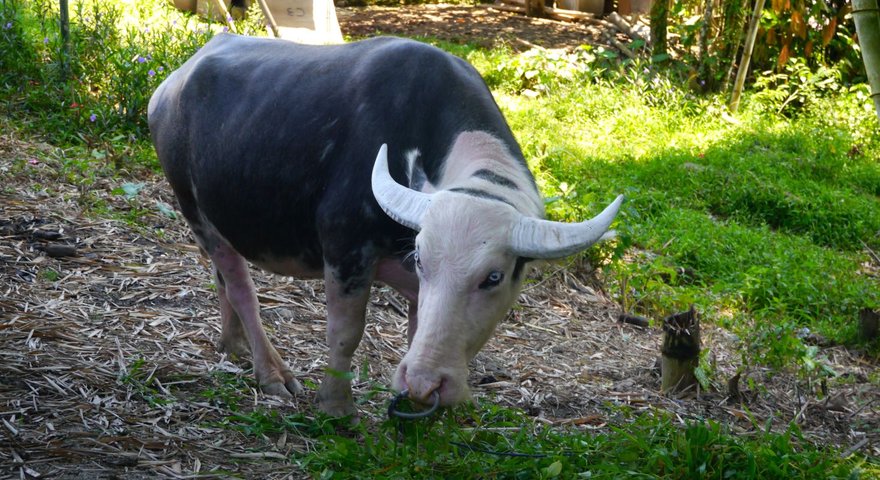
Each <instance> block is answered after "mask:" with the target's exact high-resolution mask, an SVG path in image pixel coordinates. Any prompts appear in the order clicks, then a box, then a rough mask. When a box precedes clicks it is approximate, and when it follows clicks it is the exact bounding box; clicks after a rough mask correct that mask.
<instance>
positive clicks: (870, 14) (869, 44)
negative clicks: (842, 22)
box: [852, 0, 880, 119]
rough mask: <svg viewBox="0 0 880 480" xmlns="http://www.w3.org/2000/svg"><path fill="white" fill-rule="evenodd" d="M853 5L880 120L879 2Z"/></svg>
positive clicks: (858, 1) (860, 1)
mask: <svg viewBox="0 0 880 480" xmlns="http://www.w3.org/2000/svg"><path fill="white" fill-rule="evenodd" d="M852 5H853V12H852V16H853V20H854V21H855V23H856V32H857V33H858V34H859V47H861V50H862V61H863V62H864V63H865V72H867V74H868V83H869V84H870V85H871V98H873V99H874V110H875V111H876V113H877V118H878V119H880V12H878V10H877V0H853V2H852Z"/></svg>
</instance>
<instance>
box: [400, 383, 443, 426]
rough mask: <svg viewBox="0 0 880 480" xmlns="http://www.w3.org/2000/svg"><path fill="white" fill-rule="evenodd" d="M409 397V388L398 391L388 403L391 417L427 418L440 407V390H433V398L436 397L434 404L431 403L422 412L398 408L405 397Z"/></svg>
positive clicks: (406, 418)
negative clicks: (404, 410) (403, 410)
mask: <svg viewBox="0 0 880 480" xmlns="http://www.w3.org/2000/svg"><path fill="white" fill-rule="evenodd" d="M407 397H409V389H404V390H403V391H402V392H400V393H398V394H397V395H395V396H394V398H392V399H391V403H390V404H388V416H389V417H397V418H402V419H404V420H414V419H417V418H425V417H428V416H430V415H431V414H433V413H434V412H436V411H437V409H438V408H439V407H440V392H438V391H437V390H434V391H433V392H431V398H433V399H434V404H433V405H431V408H429V409H427V410H425V411H422V412H401V411H400V410H398V409H397V404H398V403H400V401H401V400H403V399H404V398H407Z"/></svg>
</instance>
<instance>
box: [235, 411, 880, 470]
mask: <svg viewBox="0 0 880 480" xmlns="http://www.w3.org/2000/svg"><path fill="white" fill-rule="evenodd" d="M621 413H622V417H623V419H624V420H625V421H623V422H622V423H621V424H620V425H617V426H613V427H611V428H610V429H609V430H606V431H605V433H591V432H584V431H579V430H577V429H574V428H558V427H557V428H553V427H549V426H547V425H542V424H538V423H536V422H534V420H532V419H531V418H530V417H528V416H526V415H524V414H523V413H522V412H521V411H518V410H513V409H507V408H499V407H495V406H480V407H476V408H473V407H471V408H458V409H456V410H454V411H446V412H444V413H443V414H441V415H440V416H438V417H437V418H434V419H430V420H420V421H409V422H401V421H397V420H387V421H384V422H382V423H379V424H367V423H364V422H362V423H361V424H359V425H358V426H355V427H346V426H345V425H343V424H341V423H340V422H339V421H338V420H333V419H327V418H322V417H320V416H318V417H309V416H306V415H303V414H293V415H282V414H279V413H277V412H274V411H273V412H267V411H263V410H257V411H253V412H250V413H247V414H236V415H233V416H230V417H228V418H227V420H226V421H225V422H224V425H225V426H226V427H227V428H233V429H235V430H238V431H241V432H242V433H244V434H245V435H250V436H256V437H260V436H265V435H279V434H282V433H288V434H293V435H296V436H298V437H300V438H306V439H311V440H312V441H314V442H315V443H314V450H313V451H310V452H309V453H308V454H295V455H294V456H293V459H294V461H295V462H296V463H298V464H299V465H300V466H301V467H303V468H304V469H306V470H307V471H308V472H310V473H311V474H312V475H314V476H315V477H317V478H428V477H431V478H473V476H474V475H475V474H477V472H479V473H478V475H479V477H480V478H523V479H525V478H529V479H531V478H658V479H684V478H726V479H727V478H730V479H746V478H749V479H750V478H784V477H792V478H804V479H811V478H815V479H820V478H821V479H833V478H841V479H842V478H860V472H861V471H862V470H863V469H865V470H870V469H871V468H872V467H871V466H870V465H866V464H864V463H863V462H860V461H858V460H856V459H848V460H841V459H839V458H838V457H837V454H836V453H835V452H833V451H831V450H822V449H817V448H816V447H814V446H812V445H811V444H810V443H809V442H808V441H806V440H805V439H804V437H803V436H802V435H801V433H800V431H799V430H798V429H797V427H796V426H791V427H790V428H788V429H787V430H784V431H781V432H771V431H769V430H767V429H765V428H762V427H760V426H757V425H756V426H755V427H754V428H752V429H750V430H748V431H740V432H734V431H732V430H730V428H729V427H725V426H722V425H721V424H719V423H716V422H714V421H698V420H694V421H688V422H686V423H685V424H683V425H682V424H676V423H674V421H673V418H672V417H669V416H666V415H664V414H660V413H657V412H655V413H653V414H652V413H643V414H639V415H631V414H629V413H626V412H623V411H622V412H621Z"/></svg>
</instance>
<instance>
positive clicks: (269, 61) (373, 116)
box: [150, 35, 525, 281]
mask: <svg viewBox="0 0 880 480" xmlns="http://www.w3.org/2000/svg"><path fill="white" fill-rule="evenodd" d="M150 129H151V133H152V137H153V141H154V144H155V146H156V151H157V154H158V157H159V160H160V162H161V163H162V167H163V169H164V170H165V173H166V176H167V177H168V180H169V182H170V183H171V186H172V188H173V189H174V192H175V194H176V195H177V198H178V201H179V203H180V207H181V209H182V211H183V213H184V216H185V217H186V218H187V220H188V221H189V223H190V224H191V226H192V227H193V230H194V232H195V234H196V236H197V237H199V238H200V239H204V238H205V237H206V236H205V235H204V232H201V231H200V229H203V228H205V225H204V222H203V219H204V220H207V221H208V222H210V224H211V225H213V226H214V227H215V228H216V230H217V232H219V233H220V234H221V235H222V236H223V237H224V238H225V239H226V240H227V241H228V242H229V244H230V245H231V246H232V247H233V248H234V249H235V250H236V251H237V252H239V253H240V254H241V255H242V256H244V257H245V258H248V259H250V260H254V261H262V260H265V259H267V258H274V259H292V260H296V261H297V262H299V263H301V264H302V265H306V266H308V268H310V269H314V270H320V269H322V268H323V267H324V266H325V265H327V264H329V265H331V266H332V267H333V268H335V269H337V272H338V274H339V277H340V279H342V280H343V281H348V280H349V279H352V280H353V279H357V278H363V277H362V274H363V273H364V272H365V271H366V270H368V268H367V267H369V266H371V265H374V264H375V261H376V260H377V259H378V258H381V257H388V256H394V257H402V256H403V255H404V254H405V253H406V251H407V250H408V248H409V246H411V244H412V239H413V236H414V232H412V231H411V230H409V229H407V228H405V227H403V226H401V225H399V224H397V223H396V222H394V221H392V220H391V219H389V218H388V217H387V216H386V215H385V214H384V212H382V210H381V209H380V207H379V206H378V204H377V203H376V201H375V199H374V198H373V194H372V191H371V186H370V174H371V169H372V166H373V162H374V159H375V156H376V152H377V151H378V150H379V147H380V146H381V145H382V144H383V143H387V144H388V145H389V165H390V171H391V173H392V175H393V176H394V177H395V179H396V180H397V181H399V182H400V183H402V184H404V185H409V184H411V182H410V181H409V180H410V179H409V178H408V177H409V175H407V172H406V170H407V168H408V167H407V161H406V159H405V154H406V152H410V151H414V150H418V152H420V154H419V156H418V162H417V163H418V164H420V166H421V168H422V169H423V171H424V174H425V175H426V176H427V179H428V181H432V182H434V181H436V180H437V179H439V178H440V176H441V175H442V169H443V162H444V158H445V157H446V155H447V153H448V151H449V148H450V147H451V145H452V144H453V141H454V140H455V138H456V137H457V135H458V134H459V133H461V132H463V131H470V130H477V131H484V132H488V133H490V134H492V135H494V136H496V137H497V138H499V139H501V140H502V142H504V143H505V144H506V146H507V148H508V149H509V152H510V153H511V154H512V155H513V156H514V157H515V158H517V160H518V161H520V162H522V164H523V168H525V161H524V160H523V156H522V152H521V150H520V148H519V146H518V145H517V143H516V141H515V140H514V138H513V135H512V133H511V132H510V129H509V127H508V126H507V124H506V122H505V121H504V118H503V117H502V114H501V112H500V111H499V109H498V107H497V105H496V104H495V102H494V100H493V98H492V96H491V93H490V92H489V90H488V88H487V87H486V85H485V83H484V82H483V80H482V78H481V77H480V76H479V74H478V73H477V72H476V71H475V70H474V69H473V67H471V66H470V65H469V64H467V63H466V62H464V61H463V60H460V59H458V58H456V57H454V56H452V55H449V54H447V53H445V52H443V51H441V50H439V49H436V48H434V47H431V46H428V45H424V44H421V43H418V42H414V41H409V40H404V39H397V38H376V39H371V40H366V41H362V42H356V43H351V44H346V45H339V46H330V47H327V46H322V47H315V46H305V45H297V44H294V43H290V42H284V41H275V40H268V39H255V38H247V37H239V36H234V35H219V36H217V37H215V38H214V39H213V40H211V41H210V42H209V43H208V44H207V45H205V46H204V47H203V48H202V49H201V50H200V51H199V52H198V53H197V54H196V55H194V56H193V57H192V58H191V59H190V60H189V61H187V62H186V63H185V64H184V65H183V66H182V67H181V68H180V69H179V70H177V71H176V72H174V73H173V74H172V75H171V76H170V77H169V79H168V80H166V82H165V84H164V85H163V86H162V88H160V90H158V91H157V93H156V95H155V96H154V100H153V104H152V105H151V112H150ZM412 183H416V182H415V179H414V182H412ZM416 188H417V187H416ZM208 237H210V236H208ZM203 246H205V247H207V248H208V249H209V251H210V247H211V246H210V245H207V246H206V245H203Z"/></svg>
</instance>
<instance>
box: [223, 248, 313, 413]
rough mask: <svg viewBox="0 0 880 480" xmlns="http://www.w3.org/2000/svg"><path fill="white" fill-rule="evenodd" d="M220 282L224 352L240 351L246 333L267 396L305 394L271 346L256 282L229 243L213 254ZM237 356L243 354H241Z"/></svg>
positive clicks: (258, 376) (255, 366)
mask: <svg viewBox="0 0 880 480" xmlns="http://www.w3.org/2000/svg"><path fill="white" fill-rule="evenodd" d="M209 255H210V257H211V260H213V261H214V267H215V269H216V272H217V279H218V281H219V282H220V283H219V284H218V285H217V290H218V292H220V294H219V296H220V316H221V318H222V319H223V333H222V334H221V336H220V345H221V348H223V349H228V350H233V349H236V350H240V349H241V343H240V338H239V339H238V340H236V339H235V337H236V336H239V337H240V335H241V332H244V334H245V336H246V337H247V340H248V343H249V345H250V350H251V355H252V357H253V364H254V375H255V376H256V377H257V382H258V383H259V384H260V388H261V389H262V390H263V392H264V393H267V394H269V395H277V396H280V397H291V395H292V394H297V393H301V392H302V386H301V385H300V384H299V382H297V381H296V379H295V378H294V376H293V372H292V371H291V370H290V368H289V367H288V366H287V364H286V363H284V360H282V359H281V356H280V355H278V352H277V351H276V350H275V347H273V346H272V344H270V343H269V337H267V336H266V331H265V330H263V324H262V323H261V321H260V304H259V303H258V301H257V292H256V290H255V289H254V282H253V280H252V279H251V275H250V272H249V271H248V266H247V262H246V261H245V259H244V257H242V256H241V255H239V254H238V253H237V252H236V251H235V250H233V249H232V247H230V246H229V245H226V244H225V243H218V244H217V245H216V246H215V247H214V248H213V249H212V251H211V252H210V253H209ZM237 353H241V352H240V351H238V352H237Z"/></svg>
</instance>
